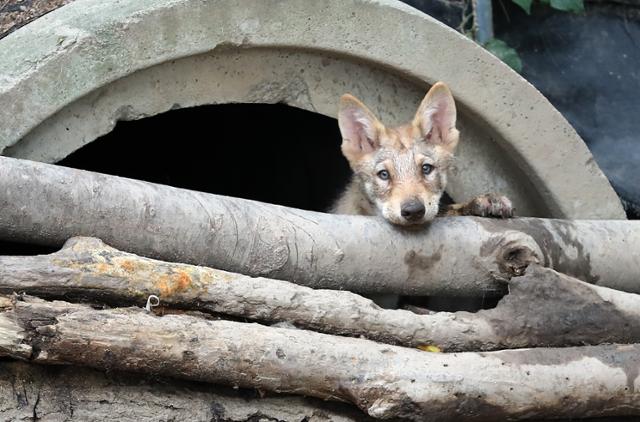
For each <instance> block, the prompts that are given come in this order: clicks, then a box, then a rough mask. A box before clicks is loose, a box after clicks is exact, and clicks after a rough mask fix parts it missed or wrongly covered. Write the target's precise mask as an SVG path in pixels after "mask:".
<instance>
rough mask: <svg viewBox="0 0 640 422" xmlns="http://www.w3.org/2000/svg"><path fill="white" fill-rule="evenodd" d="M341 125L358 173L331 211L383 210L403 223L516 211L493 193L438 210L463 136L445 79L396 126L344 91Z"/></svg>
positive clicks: (348, 156)
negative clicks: (410, 117)
mask: <svg viewBox="0 0 640 422" xmlns="http://www.w3.org/2000/svg"><path fill="white" fill-rule="evenodd" d="M338 124H339V126H340V132H341V133H342V153H343V154H344V156H345V157H346V159H347V160H348V161H349V165H350V166H351V169H352V170H353V173H354V174H353V177H352V180H351V182H350V183H349V185H348V186H347V188H346V190H345V191H344V193H343V194H342V195H341V196H340V197H339V198H338V200H337V201H336V203H335V204H334V206H333V208H332V210H331V212H333V213H336V214H357V215H381V216H382V217H384V218H385V219H386V220H387V221H389V222H391V223H393V224H397V225H402V226H416V225H422V224H425V223H426V222H428V221H430V220H432V219H433V218H434V217H436V216H437V215H439V214H440V215H477V216H483V217H502V218H506V217H511V216H512V215H513V207H512V205H511V201H509V199H507V198H506V197H504V196H499V195H495V194H487V195H482V196H479V197H476V198H474V199H472V200H471V201H469V202H467V203H464V204H452V205H448V206H447V208H446V209H444V210H442V212H440V209H439V206H440V198H441V197H442V194H443V193H444V190H445V187H446V185H447V170H448V169H449V167H451V164H452V160H453V153H454V151H455V148H456V145H457V144H458V137H459V132H458V130H457V129H456V127H455V126H456V105H455V103H454V101H453V96H452V95H451V91H449V88H448V87H447V85H445V84H444V83H442V82H438V83H436V84H435V85H433V87H432V88H431V89H430V90H429V92H428V93H427V95H426V96H425V98H424V99H423V100H422V103H421V104H420V107H418V111H417V112H416V115H415V117H414V118H413V120H412V121H411V122H410V123H408V124H405V125H403V126H399V127H395V128H387V127H385V126H384V125H383V124H382V123H380V121H379V120H378V119H377V118H376V117H375V116H374V115H373V113H372V112H371V111H369V109H368V108H367V107H366V106H365V105H364V104H363V103H362V102H360V101H359V100H358V99H357V98H355V97H354V96H352V95H350V94H345V95H343V96H342V98H341V99H340V108H339V112H338Z"/></svg>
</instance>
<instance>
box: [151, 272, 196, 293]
mask: <svg viewBox="0 0 640 422" xmlns="http://www.w3.org/2000/svg"><path fill="white" fill-rule="evenodd" d="M192 283H193V279H192V278H191V276H190V275H189V274H188V273H187V272H186V271H182V270H178V271H176V272H175V273H173V274H171V275H162V276H160V277H159V278H158V282H157V283H156V286H157V287H158V289H159V290H160V294H161V295H162V296H171V295H173V294H175V293H179V292H183V291H185V290H187V289H188V288H190V287H191V285H192Z"/></svg>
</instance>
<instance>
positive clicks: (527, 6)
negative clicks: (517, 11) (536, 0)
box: [512, 0, 533, 15]
mask: <svg viewBox="0 0 640 422" xmlns="http://www.w3.org/2000/svg"><path fill="white" fill-rule="evenodd" d="M512 1H513V2H514V3H515V4H517V5H518V6H520V7H521V8H522V10H524V11H525V12H527V15H530V14H531V4H532V3H533V0H512Z"/></svg>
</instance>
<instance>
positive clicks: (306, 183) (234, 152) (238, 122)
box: [58, 104, 350, 211]
mask: <svg viewBox="0 0 640 422" xmlns="http://www.w3.org/2000/svg"><path fill="white" fill-rule="evenodd" d="M340 140H341V137H340V132H339V130H338V123H337V121H336V120H335V119H332V118H330V117H326V116H323V115H320V114H317V113H312V112H309V111H305V110H300V109H297V108H293V107H289V106H286V105H281V104H276V105H268V104H224V105H208V106H201V107H194V108H188V109H179V110H172V111H169V112H167V113H163V114H160V115H157V116H153V117H149V118H145V119H141V120H136V121H129V122H118V124H117V125H116V127H115V128H114V130H113V131H112V132H110V133H108V134H106V135H104V136H102V137H100V138H98V139H96V140H95V141H94V142H92V143H90V144H88V145H86V146H84V147H82V148H80V149H79V150H78V151H76V152H74V153H72V154H71V155H69V156H68V157H67V158H65V159H64V160H62V161H60V162H59V163H58V164H60V165H63V166H68V167H74V168H80V169H85V170H92V171H97V172H101V173H107V174H114V175H118V176H124V177H129V178H133V179H140V180H146V181H149V182H155V183H162V184H165V185H171V186H176V187H180V188H186V189H193V190H198V191H203V192H209V193H216V194H221V195H228V196H235V197H240V198H247V199H254V200H257V201H262V202H269V203H272V204H279V205H285V206H289V207H295V208H302V209H306V210H314V211H326V210H327V208H328V207H329V206H330V205H331V203H332V201H333V200H334V199H335V198H336V196H337V195H338V194H339V192H340V190H341V189H342V187H343V186H344V185H345V184H346V182H347V180H348V177H349V174H350V170H349V167H348V165H347V162H346V160H345V159H344V158H343V157H342V154H341V152H340Z"/></svg>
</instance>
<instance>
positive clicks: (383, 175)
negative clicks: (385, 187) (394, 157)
mask: <svg viewBox="0 0 640 422" xmlns="http://www.w3.org/2000/svg"><path fill="white" fill-rule="evenodd" d="M378 177H379V178H381V179H382V180H389V172H388V171H386V170H380V171H379V172H378Z"/></svg>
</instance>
